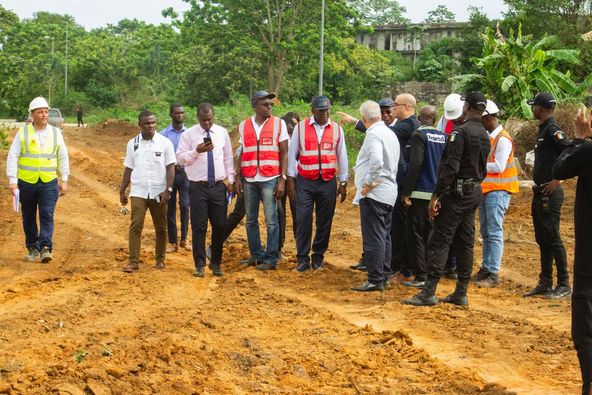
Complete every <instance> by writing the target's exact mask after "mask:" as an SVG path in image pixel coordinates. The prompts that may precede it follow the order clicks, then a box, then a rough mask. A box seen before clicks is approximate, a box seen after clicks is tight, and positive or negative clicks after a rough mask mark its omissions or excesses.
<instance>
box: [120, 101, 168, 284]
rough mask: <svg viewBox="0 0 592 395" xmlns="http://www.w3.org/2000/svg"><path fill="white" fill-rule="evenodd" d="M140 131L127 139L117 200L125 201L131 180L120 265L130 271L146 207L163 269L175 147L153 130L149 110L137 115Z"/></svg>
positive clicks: (134, 263) (137, 257)
mask: <svg viewBox="0 0 592 395" xmlns="http://www.w3.org/2000/svg"><path fill="white" fill-rule="evenodd" d="M138 125H139V126H140V129H141V133H139V134H138V135H137V136H136V137H134V138H133V139H131V140H130V141H128V143H127V150H126V155H125V160H124V162H123V164H124V166H125V170H124V172H123V179H122V180H121V186H120V188H119V200H120V201H121V204H122V205H124V206H125V205H126V204H127V202H128V198H127V196H126V192H125V191H126V189H127V187H128V186H129V184H130V181H131V184H132V187H131V190H130V199H131V206H132V215H131V217H132V219H131V224H130V229H129V263H128V264H127V266H126V267H125V268H124V269H123V271H124V272H126V273H131V272H134V271H136V270H138V269H139V262H140V247H141V242H142V229H143V228H144V218H145V217H146V210H150V215H151V216H152V222H153V223H154V230H155V232H156V245H155V249H156V264H155V265H154V267H155V268H157V269H164V267H165V265H164V258H165V254H166V246H167V218H166V213H167V205H168V201H169V198H170V197H171V191H172V190H173V181H174V178H175V163H176V158H175V150H174V148H173V143H171V141H170V140H169V139H167V138H166V137H164V136H163V135H161V134H160V133H156V117H155V116H154V114H153V113H152V112H150V111H142V112H141V113H140V115H139V116H138Z"/></svg>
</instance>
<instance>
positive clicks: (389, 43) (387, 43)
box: [384, 34, 391, 51]
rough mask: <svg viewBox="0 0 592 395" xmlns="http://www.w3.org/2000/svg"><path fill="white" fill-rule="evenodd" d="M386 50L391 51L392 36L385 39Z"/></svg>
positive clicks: (388, 35)
mask: <svg viewBox="0 0 592 395" xmlns="http://www.w3.org/2000/svg"><path fill="white" fill-rule="evenodd" d="M384 49H385V50H386V51H389V50H390V49H391V35H390V34H387V35H386V38H385V39H384Z"/></svg>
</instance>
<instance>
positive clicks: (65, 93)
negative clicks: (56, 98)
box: [64, 25, 68, 96]
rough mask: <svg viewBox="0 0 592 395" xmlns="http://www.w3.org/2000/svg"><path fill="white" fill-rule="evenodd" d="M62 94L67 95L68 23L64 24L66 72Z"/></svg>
mask: <svg viewBox="0 0 592 395" xmlns="http://www.w3.org/2000/svg"><path fill="white" fill-rule="evenodd" d="M64 96H68V25H66V72H65V73H64Z"/></svg>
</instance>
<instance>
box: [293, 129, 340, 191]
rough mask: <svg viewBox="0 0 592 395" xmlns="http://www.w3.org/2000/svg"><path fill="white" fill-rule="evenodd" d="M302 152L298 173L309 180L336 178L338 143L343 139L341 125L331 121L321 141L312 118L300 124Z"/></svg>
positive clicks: (299, 158) (299, 133)
mask: <svg viewBox="0 0 592 395" xmlns="http://www.w3.org/2000/svg"><path fill="white" fill-rule="evenodd" d="M298 135H299V136H298V137H299V144H300V153H299V154H298V155H299V156H298V175H299V176H302V177H304V178H307V179H309V180H317V179H319V178H322V179H323V180H325V181H329V180H332V179H333V178H335V174H336V173H337V145H338V144H339V140H340V139H341V133H340V128H339V125H337V123H336V122H333V121H331V122H330V123H329V124H328V125H327V126H325V130H323V136H322V137H321V141H320V142H319V138H318V135H317V132H316V130H315V128H314V126H313V125H312V124H311V119H310V118H308V119H306V120H304V121H301V122H300V123H299V124H298Z"/></svg>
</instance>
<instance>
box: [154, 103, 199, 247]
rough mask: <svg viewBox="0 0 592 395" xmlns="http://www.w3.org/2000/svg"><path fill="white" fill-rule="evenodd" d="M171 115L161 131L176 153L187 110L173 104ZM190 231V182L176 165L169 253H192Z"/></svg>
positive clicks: (169, 208)
mask: <svg viewBox="0 0 592 395" xmlns="http://www.w3.org/2000/svg"><path fill="white" fill-rule="evenodd" d="M169 115H170V117H171V123H170V124H169V125H168V126H167V127H166V128H164V129H162V130H161V131H160V134H162V135H163V136H164V137H166V138H168V139H169V140H171V143H173V148H174V149H175V152H177V149H178V148H179V141H181V136H182V135H183V133H184V132H185V130H186V128H185V125H184V124H183V120H184V119H185V110H184V108H183V106H182V105H180V104H172V105H171V107H170V111H169ZM177 194H178V195H179V214H180V216H181V242H180V243H179V244H177V242H178V238H177V236H178V233H177ZM188 229H189V180H188V179H187V174H186V173H185V167H183V166H182V165H180V164H177V165H175V181H174V182H173V191H172V192H171V199H170V200H169V205H168V208H167V232H168V235H169V245H168V247H167V253H172V252H177V251H178V249H179V246H180V247H181V248H184V249H185V250H186V251H191V250H192V247H191V243H189V242H188V241H187V233H188Z"/></svg>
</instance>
